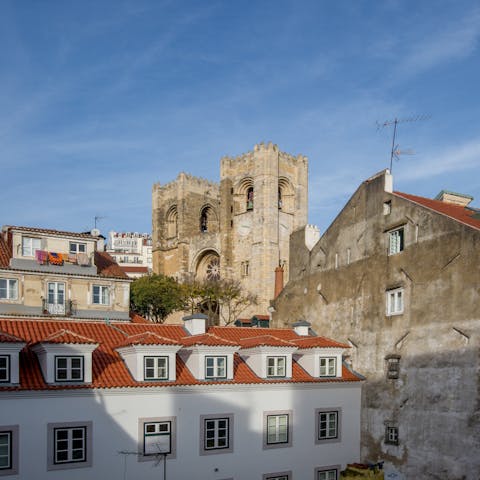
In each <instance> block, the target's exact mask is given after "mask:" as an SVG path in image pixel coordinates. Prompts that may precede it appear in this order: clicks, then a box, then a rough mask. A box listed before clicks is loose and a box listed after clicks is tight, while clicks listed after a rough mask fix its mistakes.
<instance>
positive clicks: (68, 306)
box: [42, 298, 77, 317]
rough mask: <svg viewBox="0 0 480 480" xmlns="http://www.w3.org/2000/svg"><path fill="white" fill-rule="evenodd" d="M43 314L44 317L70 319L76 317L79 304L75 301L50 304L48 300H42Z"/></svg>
mask: <svg viewBox="0 0 480 480" xmlns="http://www.w3.org/2000/svg"><path fill="white" fill-rule="evenodd" d="M42 313H43V315H58V316H60V317H70V316H72V315H76V313H77V304H76V302H74V301H73V300H66V301H65V303H49V302H48V300H47V299H46V298H42Z"/></svg>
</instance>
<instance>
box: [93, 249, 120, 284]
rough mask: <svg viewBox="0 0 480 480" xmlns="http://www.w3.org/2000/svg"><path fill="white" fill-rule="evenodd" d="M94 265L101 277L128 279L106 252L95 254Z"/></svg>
mask: <svg viewBox="0 0 480 480" xmlns="http://www.w3.org/2000/svg"><path fill="white" fill-rule="evenodd" d="M95 265H96V266H97V271H98V274H99V275H100V276H102V277H119V278H128V275H127V274H126V273H125V272H124V271H123V270H122V269H121V268H120V266H119V265H118V263H117V262H116V261H115V260H114V259H113V258H112V257H111V256H110V255H109V254H108V253H107V252H95Z"/></svg>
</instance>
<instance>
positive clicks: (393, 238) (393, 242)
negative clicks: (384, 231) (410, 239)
mask: <svg viewBox="0 0 480 480" xmlns="http://www.w3.org/2000/svg"><path fill="white" fill-rule="evenodd" d="M403 237H404V229H403V227H402V228H397V229H396V230H392V231H390V232H388V254H389V255H395V254H396V253H400V252H401V251H403V248H404V240H403Z"/></svg>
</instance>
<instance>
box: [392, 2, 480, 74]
mask: <svg viewBox="0 0 480 480" xmlns="http://www.w3.org/2000/svg"><path fill="white" fill-rule="evenodd" d="M479 37H480V10H478V9H477V10H474V11H473V12H470V14H469V15H467V16H465V17H464V18H463V19H462V20H461V21H459V22H456V23H455V24H453V23H452V24H450V25H444V24H442V25H441V26H440V27H439V30H437V31H436V32H435V33H433V34H431V35H430V36H428V37H425V38H423V39H420V40H418V41H413V42H412V43H411V46H410V49H409V52H408V53H407V55H406V56H405V57H404V58H403V60H401V61H400V62H399V64H398V66H397V68H395V69H394V75H395V76H396V75H400V76H402V77H410V76H413V75H416V74H418V73H420V72H423V71H426V70H429V69H431V68H433V67H436V66H437V65H440V64H442V63H445V62H450V61H452V60H457V59H462V58H466V57H468V56H469V55H471V54H472V53H473V52H474V51H475V49H476V47H477V43H478V39H479ZM410 41H412V40H411V39H410Z"/></svg>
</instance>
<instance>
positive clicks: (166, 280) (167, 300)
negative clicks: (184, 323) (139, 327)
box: [130, 274, 184, 323]
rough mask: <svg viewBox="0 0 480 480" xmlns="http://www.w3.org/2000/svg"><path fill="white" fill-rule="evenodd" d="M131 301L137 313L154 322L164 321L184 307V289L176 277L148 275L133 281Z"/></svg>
mask: <svg viewBox="0 0 480 480" xmlns="http://www.w3.org/2000/svg"><path fill="white" fill-rule="evenodd" d="M130 303H131V308H132V310H133V311H134V312H135V313H138V314H139V315H142V316H144V317H146V318H148V319H149V320H151V321H153V322H157V323H163V321H164V320H165V318H166V317H167V316H168V315H170V313H172V312H174V311H176V310H181V309H182V308H183V305H184V300H183V291H182V288H181V286H180V285H179V284H178V282H177V281H176V280H175V279H174V278H171V277H167V276H165V275H156V274H152V275H147V276H145V277H140V278H137V279H136V280H134V281H133V283H132V285H131V287H130Z"/></svg>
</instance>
